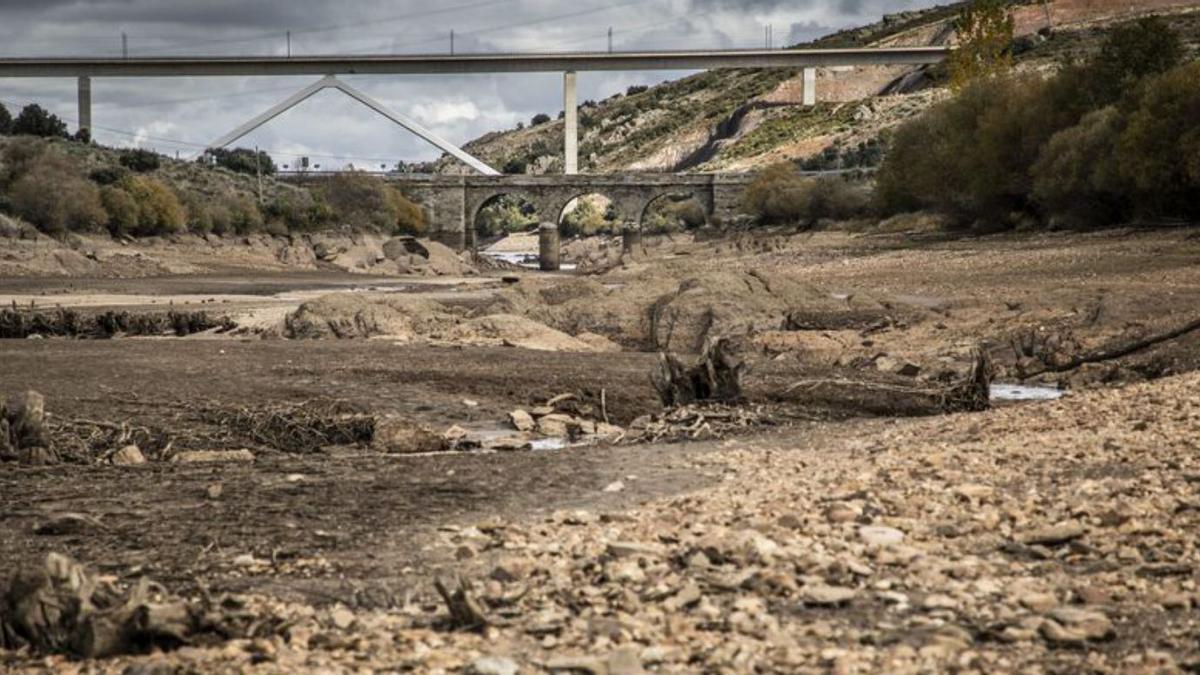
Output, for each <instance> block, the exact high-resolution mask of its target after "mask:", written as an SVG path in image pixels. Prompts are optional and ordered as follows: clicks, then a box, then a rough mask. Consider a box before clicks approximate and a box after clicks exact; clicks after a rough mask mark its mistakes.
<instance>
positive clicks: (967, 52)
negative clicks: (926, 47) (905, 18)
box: [950, 0, 1014, 88]
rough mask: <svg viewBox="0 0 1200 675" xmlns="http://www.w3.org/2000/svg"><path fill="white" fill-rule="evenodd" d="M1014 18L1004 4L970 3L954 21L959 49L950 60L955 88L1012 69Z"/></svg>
mask: <svg viewBox="0 0 1200 675" xmlns="http://www.w3.org/2000/svg"><path fill="white" fill-rule="evenodd" d="M1013 26H1014V24H1013V17H1012V14H1010V13H1009V11H1008V7H1007V3H1006V2H1005V1H1004V0H971V2H970V4H968V5H967V6H966V7H964V8H963V11H962V12H961V13H960V14H959V15H958V18H957V19H955V21H954V31H955V33H956V34H957V35H958V49H956V50H955V51H954V53H953V54H952V55H951V56H950V73H951V81H952V83H953V85H954V86H955V87H956V88H961V87H964V86H966V85H967V84H968V83H970V82H973V81H975V80H978V79H980V78H987V77H992V76H994V75H999V74H1002V73H1005V72H1007V71H1008V70H1009V69H1010V68H1011V67H1012V43H1013Z"/></svg>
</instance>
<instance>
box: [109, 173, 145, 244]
mask: <svg viewBox="0 0 1200 675" xmlns="http://www.w3.org/2000/svg"><path fill="white" fill-rule="evenodd" d="M100 201H101V203H102V204H104V211H105V212H106V213H107V214H108V231H109V232H111V233H112V235H113V236H114V237H116V236H120V235H126V234H134V233H136V232H137V231H138V219H139V215H140V213H139V211H140V210H139V209H138V203H137V200H135V199H134V198H133V195H131V194H129V193H128V192H126V191H125V190H122V189H121V188H120V187H118V186H116V185H106V186H104V187H102V188H100Z"/></svg>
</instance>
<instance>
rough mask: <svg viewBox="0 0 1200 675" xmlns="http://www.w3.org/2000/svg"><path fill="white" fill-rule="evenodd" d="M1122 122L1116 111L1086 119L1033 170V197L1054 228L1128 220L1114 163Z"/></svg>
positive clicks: (1056, 140) (1058, 139) (1048, 148)
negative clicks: (1055, 224)
mask: <svg viewBox="0 0 1200 675" xmlns="http://www.w3.org/2000/svg"><path fill="white" fill-rule="evenodd" d="M1122 125H1123V120H1122V116H1121V113H1120V111H1118V110H1117V108H1115V107H1111V106H1110V107H1108V108H1103V109H1101V110H1097V111H1095V112H1092V113H1090V114H1088V115H1087V116H1086V117H1084V118H1083V120H1082V121H1081V122H1080V123H1079V124H1077V125H1075V126H1073V127H1070V128H1068V129H1064V130H1062V131H1060V132H1058V133H1057V134H1055V135H1054V136H1053V137H1052V138H1051V139H1050V141H1049V142H1048V143H1046V145H1045V146H1044V147H1043V148H1042V151H1041V153H1040V155H1039V157H1038V160H1037V163H1035V164H1034V166H1033V168H1032V175H1033V195H1034V198H1035V199H1036V201H1037V203H1038V205H1039V206H1040V207H1041V208H1043V209H1044V210H1045V211H1046V212H1047V213H1048V214H1050V215H1051V221H1052V222H1053V223H1061V224H1064V225H1068V226H1070V227H1089V226H1090V227H1095V226H1101V225H1108V224H1111V223H1114V222H1117V221H1119V220H1121V219H1122V218H1124V217H1125V216H1126V215H1128V212H1129V200H1128V199H1127V198H1126V196H1125V195H1124V194H1122V193H1123V188H1122V187H1121V185H1120V180H1121V179H1120V176H1119V175H1118V173H1117V167H1116V166H1115V164H1114V163H1113V161H1112V157H1113V153H1114V152H1115V150H1116V144H1117V139H1118V138H1119V136H1120V133H1121V127H1122Z"/></svg>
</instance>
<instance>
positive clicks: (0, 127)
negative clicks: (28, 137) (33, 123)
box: [0, 103, 13, 136]
mask: <svg viewBox="0 0 1200 675" xmlns="http://www.w3.org/2000/svg"><path fill="white" fill-rule="evenodd" d="M12 123H13V118H12V114H11V113H9V112H8V108H5V107H4V104H3V103H0V136H7V135H8V134H11V133H12Z"/></svg>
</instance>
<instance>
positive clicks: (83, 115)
mask: <svg viewBox="0 0 1200 675" xmlns="http://www.w3.org/2000/svg"><path fill="white" fill-rule="evenodd" d="M79 131H80V132H81V135H82V132H85V131H86V132H87V138H88V140H89V142H90V140H91V138H92V78H90V77H88V76H86V75H85V76H83V77H80V78H79Z"/></svg>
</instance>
